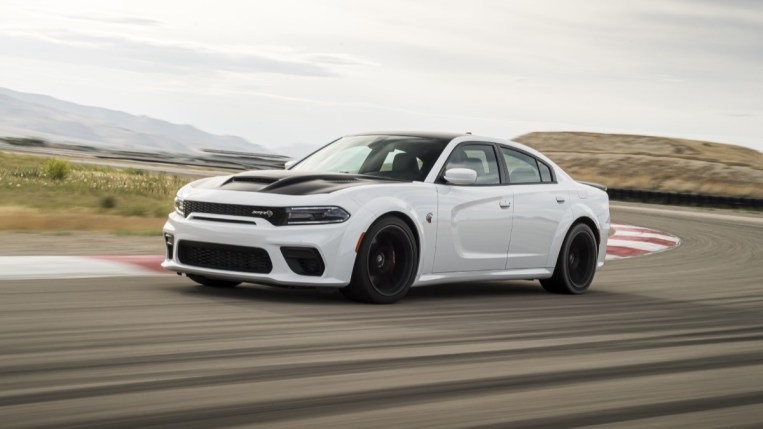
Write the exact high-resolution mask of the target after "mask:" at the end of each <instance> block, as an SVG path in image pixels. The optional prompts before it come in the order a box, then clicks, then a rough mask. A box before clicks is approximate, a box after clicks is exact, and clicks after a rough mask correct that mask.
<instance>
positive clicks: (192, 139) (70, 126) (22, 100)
mask: <svg viewBox="0 0 763 429" xmlns="http://www.w3.org/2000/svg"><path fill="white" fill-rule="evenodd" d="M0 137H36V138H42V139H45V140H48V141H51V142H59V143H75V144H80V145H87V146H93V147H99V148H107V149H116V150H130V151H145V152H170V153H191V152H195V151H199V150H201V149H217V150H232V151H240V152H248V153H270V152H271V151H269V150H268V149H266V148H264V147H263V146H260V145H256V144H254V143H251V142H249V141H247V140H245V139H243V138H241V137H236V136H222V135H216V134H211V133H208V132H205V131H202V130H200V129H198V128H196V127H194V126H191V125H183V124H174V123H171V122H167V121H163V120H160V119H154V118H150V117H148V116H141V115H132V114H129V113H125V112H120V111H117V110H111V109H104V108H100V107H92V106H83V105H80V104H76V103H71V102H68V101H63V100H59V99H56V98H53V97H49V96H47V95H40V94H28V93H23V92H17V91H13V90H10V89H5V88H0Z"/></svg>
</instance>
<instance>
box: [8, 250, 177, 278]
mask: <svg viewBox="0 0 763 429" xmlns="http://www.w3.org/2000/svg"><path fill="white" fill-rule="evenodd" d="M162 261H164V256H0V280H24V279H81V278H88V277H134V276H153V275H157V274H159V275H161V274H172V273H170V272H169V271H167V270H165V269H164V268H162V267H161V265H160V264H161V263H162Z"/></svg>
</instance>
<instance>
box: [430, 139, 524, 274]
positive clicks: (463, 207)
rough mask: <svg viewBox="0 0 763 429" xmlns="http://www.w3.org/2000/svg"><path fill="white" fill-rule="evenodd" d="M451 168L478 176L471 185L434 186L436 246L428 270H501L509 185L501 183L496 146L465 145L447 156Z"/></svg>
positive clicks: (506, 240)
mask: <svg viewBox="0 0 763 429" xmlns="http://www.w3.org/2000/svg"><path fill="white" fill-rule="evenodd" d="M450 168H469V169H472V170H474V171H475V172H477V182H476V183H475V184H473V185H465V186H458V185H452V184H448V183H445V182H444V180H442V178H440V179H438V183H437V184H436V185H435V186H436V188H437V245H436V251H435V261H434V268H433V271H434V272H435V273H443V272H459V271H488V270H504V269H505V267H506V254H507V251H508V248H509V239H510V237H511V222H512V191H511V187H510V186H507V185H506V184H502V183H501V179H502V175H503V172H502V170H501V168H500V162H499V160H498V154H497V152H496V147H495V146H494V145H493V144H492V143H464V144H461V145H460V146H458V147H457V148H456V149H454V151H453V152H452V153H451V155H450V157H449V159H448V162H447V163H446V164H445V168H444V169H443V171H442V172H441V176H442V175H443V174H444V172H445V171H447V170H448V169H450Z"/></svg>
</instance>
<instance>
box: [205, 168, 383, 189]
mask: <svg viewBox="0 0 763 429" xmlns="http://www.w3.org/2000/svg"><path fill="white" fill-rule="evenodd" d="M391 181H392V182H395V181H396V180H394V179H389V178H383V177H379V178H376V177H369V176H362V175H352V174H345V173H311V172H298V171H291V170H260V171H248V172H246V173H239V174H237V175H235V176H231V177H230V178H229V179H228V180H227V181H225V183H223V184H222V185H220V189H225V190H227V191H247V192H265V193H271V194H283V195H312V194H328V193H331V192H335V191H339V190H342V189H346V188H350V187H353V186H360V185H371V184H377V183H389V182H391Z"/></svg>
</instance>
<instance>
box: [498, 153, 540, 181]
mask: <svg viewBox="0 0 763 429" xmlns="http://www.w3.org/2000/svg"><path fill="white" fill-rule="evenodd" d="M501 152H502V153H503V159H504V160H505V161H506V169H507V170H508V172H509V182H510V183H541V172H540V171H539V169H538V162H537V161H536V160H535V158H533V157H532V156H530V155H525V154H524V153H522V152H519V151H516V150H513V149H508V148H501ZM546 169H547V170H548V167H546ZM546 172H547V173H548V175H549V176H550V175H551V172H550V171H546ZM549 181H550V180H549Z"/></svg>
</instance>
